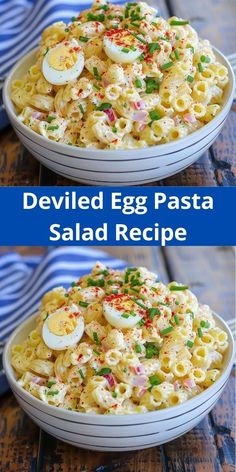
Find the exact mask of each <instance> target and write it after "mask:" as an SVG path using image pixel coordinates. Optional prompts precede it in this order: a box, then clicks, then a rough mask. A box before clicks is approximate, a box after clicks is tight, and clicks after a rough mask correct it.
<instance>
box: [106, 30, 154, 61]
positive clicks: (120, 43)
mask: <svg viewBox="0 0 236 472" xmlns="http://www.w3.org/2000/svg"><path fill="white" fill-rule="evenodd" d="M134 34H135V33H131V32H130V31H129V30H127V29H112V30H109V31H107V32H106V33H105V34H104V37H103V48H104V51H105V53H106V55H107V56H108V57H109V58H110V59H112V61H114V62H118V63H121V64H129V63H131V62H134V61H136V59H137V58H138V57H139V56H140V54H142V52H143V50H144V49H145V41H144V40H143V39H142V37H141V36H140V40H139V39H137V35H136V34H135V36H134ZM138 37H139V36H138ZM142 41H143V42H142ZM143 43H144V44H143Z"/></svg>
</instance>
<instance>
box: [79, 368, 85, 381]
mask: <svg viewBox="0 0 236 472" xmlns="http://www.w3.org/2000/svg"><path fill="white" fill-rule="evenodd" d="M79 373H80V376H81V378H82V379H84V373H83V371H82V369H79Z"/></svg>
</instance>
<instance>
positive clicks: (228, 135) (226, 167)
mask: <svg viewBox="0 0 236 472" xmlns="http://www.w3.org/2000/svg"><path fill="white" fill-rule="evenodd" d="M149 3H153V4H154V5H158V7H159V11H160V14H161V15H164V16H165V17H168V16H170V15H173V14H175V15H178V16H180V17H185V18H189V19H190V21H191V23H192V25H193V26H194V27H195V28H196V29H197V31H198V33H199V34H200V36H201V37H203V38H207V39H209V40H210V41H211V42H212V43H213V44H214V45H215V46H216V47H218V48H219V49H220V50H221V51H222V52H223V53H224V54H231V53H233V52H236V28H235V18H236V1H235V0H197V1H193V0H192V1H190V0H150V2H149ZM235 133H236V106H235V108H234V109H232V111H231V113H230V117H229V119H228V121H227V123H226V125H225V127H224V129H223V131H222V132H221V134H220V136H219V137H218V139H217V140H216V142H215V143H214V144H213V146H212V147H211V148H210V150H209V151H207V152H206V153H205V154H204V155H203V156H202V157H201V158H200V159H199V160H198V161H197V162H196V163H194V164H193V165H192V166H190V167H189V168H188V169H186V170H184V171H183V172H181V173H179V174H177V175H175V176H173V177H170V178H168V179H165V180H163V181H159V182H156V183H152V184H149V185H152V186H153V185H179V186H185V185H198V186H214V187H215V186H232V185H236V139H235ZM0 143H1V144H0V185H3V186H8V185H74V182H73V181H72V180H67V179H65V178H63V177H60V176H59V175H57V174H55V173H53V172H51V171H49V170H47V169H46V168H45V167H44V166H42V165H40V164H39V163H38V162H37V161H36V159H35V158H33V157H32V156H31V155H30V153H29V152H28V151H27V150H26V149H24V148H23V146H22V145H21V143H20V142H19V140H18V138H17V136H16V135H15V133H14V131H13V130H12V128H11V127H10V126H9V127H8V128H7V129H5V130H3V131H2V132H1V133H0Z"/></svg>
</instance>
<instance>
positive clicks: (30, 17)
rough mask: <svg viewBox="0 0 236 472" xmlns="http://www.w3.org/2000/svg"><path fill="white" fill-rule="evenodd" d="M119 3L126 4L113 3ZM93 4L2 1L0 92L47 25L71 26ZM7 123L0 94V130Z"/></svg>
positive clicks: (63, 0) (76, 0) (82, 0)
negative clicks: (66, 24) (69, 23)
mask: <svg viewBox="0 0 236 472" xmlns="http://www.w3.org/2000/svg"><path fill="white" fill-rule="evenodd" d="M117 2H118V3H124V1H123V0H122V1H119V0H112V3H117ZM91 3H92V1H88V0H0V89H1V84H3V81H4V79H5V77H7V74H8V73H9V71H10V70H11V68H12V67H13V66H14V64H15V63H16V62H17V61H18V60H19V59H20V58H21V57H23V56H24V55H25V54H26V53H27V52H28V51H30V50H31V49H33V48H35V47H36V46H37V44H38V43H39V39H40V35H41V33H42V31H43V30H44V29H45V28H46V27H47V26H48V25H50V24H52V23H54V22H56V21H65V23H68V22H69V21H70V20H71V18H72V16H76V15H77V14H78V13H79V12H80V11H81V10H84V9H86V8H89V7H90V6H91ZM0 91H1V90H0ZM7 124H8V118H7V115H6V112H5V110H4V107H3V104H2V96H1V93H0V129H1V128H4V127H5V126H6V125H7Z"/></svg>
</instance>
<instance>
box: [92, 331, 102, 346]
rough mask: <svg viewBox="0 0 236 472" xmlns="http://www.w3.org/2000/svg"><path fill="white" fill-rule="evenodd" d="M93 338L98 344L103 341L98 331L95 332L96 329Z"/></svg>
mask: <svg viewBox="0 0 236 472" xmlns="http://www.w3.org/2000/svg"><path fill="white" fill-rule="evenodd" d="M93 339H94V341H95V343H96V344H97V345H98V344H101V341H100V340H99V338H98V335H97V333H95V331H94V332H93Z"/></svg>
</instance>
